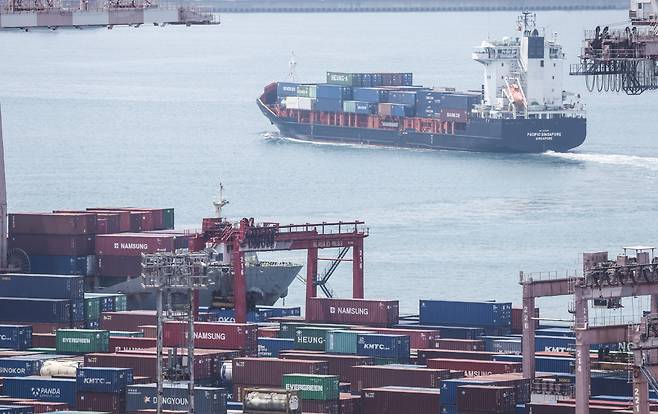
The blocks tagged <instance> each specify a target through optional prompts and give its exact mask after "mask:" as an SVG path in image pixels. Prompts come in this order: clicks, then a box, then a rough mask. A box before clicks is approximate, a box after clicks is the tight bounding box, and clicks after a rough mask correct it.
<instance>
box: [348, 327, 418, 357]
mask: <svg viewBox="0 0 658 414" xmlns="http://www.w3.org/2000/svg"><path fill="white" fill-rule="evenodd" d="M410 352H411V346H410V341H409V336H407V335H385V334H359V336H358V338H357V343H356V354H357V355H361V356H370V357H374V358H387V359H394V360H396V361H397V362H409V354H410Z"/></svg>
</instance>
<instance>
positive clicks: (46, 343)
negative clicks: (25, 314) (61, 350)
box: [32, 332, 57, 348]
mask: <svg viewBox="0 0 658 414" xmlns="http://www.w3.org/2000/svg"><path fill="white" fill-rule="evenodd" d="M56 342H57V341H56V337H55V334H51V333H34V332H32V348H55V345H56Z"/></svg>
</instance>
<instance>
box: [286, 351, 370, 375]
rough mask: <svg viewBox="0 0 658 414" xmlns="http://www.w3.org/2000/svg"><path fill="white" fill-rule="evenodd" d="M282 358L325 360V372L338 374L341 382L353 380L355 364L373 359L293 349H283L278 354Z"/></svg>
mask: <svg viewBox="0 0 658 414" xmlns="http://www.w3.org/2000/svg"><path fill="white" fill-rule="evenodd" d="M279 358H282V359H301V360H306V361H326V362H327V374H329V375H338V377H339V378H340V380H341V381H342V382H350V383H351V382H353V381H354V370H353V369H352V368H353V367H355V366H360V365H374V364H375V360H374V358H371V357H366V356H357V355H335V354H324V353H313V352H307V353H305V352H303V351H301V352H295V351H294V350H289V351H284V352H281V353H280V354H279Z"/></svg>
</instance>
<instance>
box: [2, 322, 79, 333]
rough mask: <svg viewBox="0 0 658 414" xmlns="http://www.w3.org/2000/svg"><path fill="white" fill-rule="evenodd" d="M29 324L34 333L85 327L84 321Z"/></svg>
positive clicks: (10, 323) (9, 323) (14, 323)
mask: <svg viewBox="0 0 658 414" xmlns="http://www.w3.org/2000/svg"><path fill="white" fill-rule="evenodd" d="M29 324H30V325H31V326H32V334H35V333H38V334H41V333H44V334H53V333H55V332H57V330H58V329H69V328H84V322H81V323H76V324H72V325H71V324H68V323H37V322H30V323H29ZM0 325H16V322H15V321H0Z"/></svg>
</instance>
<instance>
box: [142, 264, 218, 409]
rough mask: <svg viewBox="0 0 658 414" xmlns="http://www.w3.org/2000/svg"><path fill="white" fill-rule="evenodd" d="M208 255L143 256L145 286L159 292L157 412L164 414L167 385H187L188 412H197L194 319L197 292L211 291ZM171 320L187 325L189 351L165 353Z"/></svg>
mask: <svg viewBox="0 0 658 414" xmlns="http://www.w3.org/2000/svg"><path fill="white" fill-rule="evenodd" d="M206 258H207V257H206V255H204V254H200V253H196V254H190V253H187V252H186V253H181V254H178V253H155V254H147V255H143V256H142V266H143V273H142V283H143V284H144V286H145V287H146V288H149V289H153V290H155V292H156V304H157V309H156V318H157V323H156V326H157V334H156V335H157V354H156V355H157V367H156V383H157V413H158V414H161V413H162V408H163V397H164V385H165V383H167V382H169V383H176V384H181V383H182V384H186V385H187V391H188V398H187V401H188V411H187V412H188V413H189V414H193V413H194V320H195V314H196V310H197V309H198V308H197V306H196V304H195V300H194V297H195V292H196V291H197V290H199V289H207V288H208V285H209V283H210V279H209V278H208V277H207V276H206V265H207V261H206ZM167 321H176V322H179V323H185V324H186V326H187V330H186V332H187V334H186V335H184V342H185V348H184V349H182V350H181V352H182V355H178V350H177V349H176V348H173V349H169V350H168V352H167V356H166V357H165V355H164V352H163V332H164V324H165V322H167Z"/></svg>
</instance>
